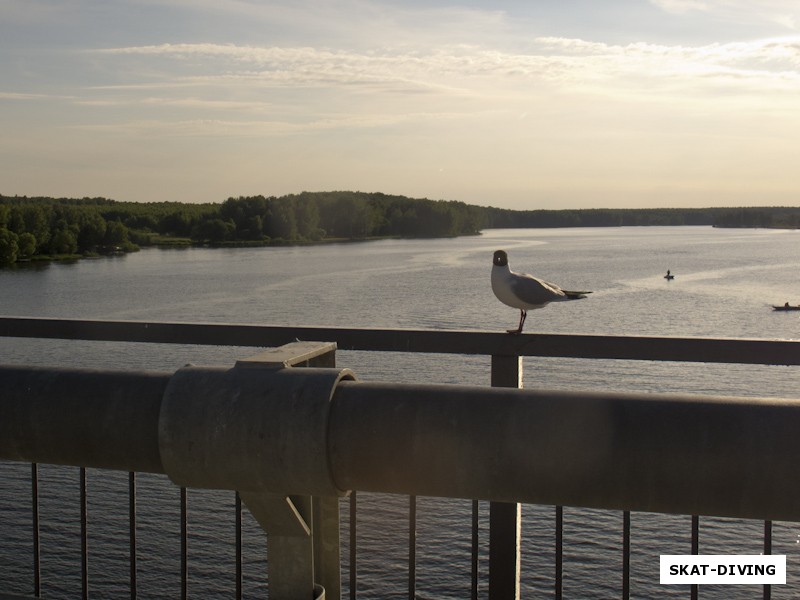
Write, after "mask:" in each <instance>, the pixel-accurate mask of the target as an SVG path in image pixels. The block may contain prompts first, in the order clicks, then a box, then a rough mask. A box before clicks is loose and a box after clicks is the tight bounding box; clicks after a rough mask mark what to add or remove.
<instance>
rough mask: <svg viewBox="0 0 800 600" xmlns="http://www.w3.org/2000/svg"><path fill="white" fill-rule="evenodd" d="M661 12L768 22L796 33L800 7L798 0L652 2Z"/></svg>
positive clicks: (728, 20)
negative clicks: (699, 14) (701, 14)
mask: <svg viewBox="0 0 800 600" xmlns="http://www.w3.org/2000/svg"><path fill="white" fill-rule="evenodd" d="M650 3H651V4H653V5H654V6H656V7H658V8H660V9H661V10H663V11H665V12H668V13H671V14H675V15H687V16H692V14H696V13H703V14H705V15H706V16H708V17H711V18H714V19H718V20H722V21H727V22H735V23H742V24H752V23H754V22H759V21H760V22H765V23H770V24H773V25H779V26H780V27H782V28H785V29H790V30H793V31H794V30H796V29H797V22H798V20H800V4H798V3H797V2H796V0H758V1H755V2H754V1H753V0H650Z"/></svg>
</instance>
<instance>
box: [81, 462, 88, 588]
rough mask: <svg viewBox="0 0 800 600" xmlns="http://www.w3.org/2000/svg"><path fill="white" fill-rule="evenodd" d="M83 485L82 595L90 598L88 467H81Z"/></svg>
mask: <svg viewBox="0 0 800 600" xmlns="http://www.w3.org/2000/svg"><path fill="white" fill-rule="evenodd" d="M80 487H81V597H82V598H83V600H88V598H89V532H88V510H87V503H86V468H85V467H81V468H80Z"/></svg>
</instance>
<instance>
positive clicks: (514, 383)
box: [489, 355, 522, 600]
mask: <svg viewBox="0 0 800 600" xmlns="http://www.w3.org/2000/svg"><path fill="white" fill-rule="evenodd" d="M492 386H493V387H511V388H521V387H522V357H520V356H500V355H494V356H492ZM498 441H500V440H498ZM521 518H522V512H521V507H520V505H519V504H513V503H506V502H491V503H490V504H489V599H490V600H518V599H519V576H520V528H521Z"/></svg>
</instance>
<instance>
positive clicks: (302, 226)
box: [0, 192, 800, 265]
mask: <svg viewBox="0 0 800 600" xmlns="http://www.w3.org/2000/svg"><path fill="white" fill-rule="evenodd" d="M646 225H712V226H717V227H791V228H798V227H800V208H778V207H767V208H736V209H732V208H698V209H692V208H683V209H680V208H675V209H575V210H522V211H520V210H510V209H500V208H493V207H481V206H474V205H468V204H465V203H463V202H457V201H444V200H429V199H427V198H408V197H405V196H393V195H387V194H382V193H364V192H303V193H300V194H290V195H286V196H280V197H276V196H240V197H238V198H228V199H227V200H225V201H224V202H222V203H219V204H213V203H209V204H192V203H178V202H145V203H139V202H117V201H114V200H110V199H107V198H81V199H74V198H46V197H31V198H29V197H26V196H2V195H0V265H8V264H12V263H14V262H17V261H23V260H36V259H50V258H64V257H80V256H92V255H100V254H109V253H118V252H130V251H133V250H137V249H138V248H139V247H142V246H152V245H161V246H166V245H189V244H208V245H216V246H224V245H265V244H296V243H316V242H321V241H324V240H363V239H368V238H373V237H453V236H459V235H475V234H478V233H480V231H481V230H482V229H485V228H509V227H521V228H526V227H619V226H646Z"/></svg>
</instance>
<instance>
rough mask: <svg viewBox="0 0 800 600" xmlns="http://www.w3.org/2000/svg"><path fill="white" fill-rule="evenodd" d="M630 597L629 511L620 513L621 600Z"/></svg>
mask: <svg viewBox="0 0 800 600" xmlns="http://www.w3.org/2000/svg"><path fill="white" fill-rule="evenodd" d="M630 597H631V511H629V510H626V511H623V513H622V600H630Z"/></svg>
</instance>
